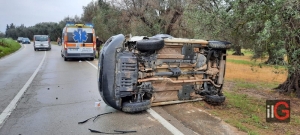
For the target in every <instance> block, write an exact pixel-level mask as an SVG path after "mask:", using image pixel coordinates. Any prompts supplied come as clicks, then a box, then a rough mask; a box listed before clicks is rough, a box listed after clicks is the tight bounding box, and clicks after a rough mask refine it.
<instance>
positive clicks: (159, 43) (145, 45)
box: [136, 38, 164, 52]
mask: <svg viewBox="0 0 300 135" xmlns="http://www.w3.org/2000/svg"><path fill="white" fill-rule="evenodd" d="M163 47H164V40H163V39H158V38H149V39H143V40H139V41H137V42H136V48H137V49H138V50H139V51H143V52H148V51H156V50H159V49H161V48H163Z"/></svg>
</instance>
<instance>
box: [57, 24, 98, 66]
mask: <svg viewBox="0 0 300 135" xmlns="http://www.w3.org/2000/svg"><path fill="white" fill-rule="evenodd" d="M95 54H96V38H95V30H94V28H93V25H92V24H74V23H67V24H66V26H65V27H64V29H63V32H62V48H61V56H62V57H63V58H64V60H65V61H67V60H68V59H74V58H80V59H82V58H84V59H89V60H94V58H95Z"/></svg>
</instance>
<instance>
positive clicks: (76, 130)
mask: <svg viewBox="0 0 300 135" xmlns="http://www.w3.org/2000/svg"><path fill="white" fill-rule="evenodd" d="M97 63H98V61H97V59H95V60H94V61H85V60H82V61H80V60H73V61H67V62H65V61H64V60H63V58H62V57H61V55H60V46H56V45H53V46H52V50H51V51H44V50H41V51H34V49H33V46H32V44H31V45H29V44H26V45H22V48H21V49H20V50H19V51H17V52H16V53H14V54H12V55H10V56H8V57H5V58H2V59H0V93H1V94H0V112H2V113H1V115H0V135H88V134H94V133H91V132H90V131H89V130H88V129H93V130H98V131H101V132H114V130H125V131H129V130H130V131H136V133H130V134H143V135H154V134H160V135H169V134H186V135H192V134H239V133H240V132H237V131H236V129H234V128H232V127H231V126H229V125H228V124H225V123H224V122H222V120H220V119H218V118H215V117H212V116H211V115H209V114H207V113H205V112H203V111H202V110H200V109H197V108H193V107H192V106H189V104H180V105H170V106H163V107H152V109H149V110H147V111H144V112H141V113H137V114H127V113H123V112H120V111H117V110H115V109H113V108H111V107H109V106H107V105H106V104H105V103H104V102H103V101H102V99H101V97H100V94H99V92H98V88H97V81H96V80H97V69H96V68H97ZM22 90H23V91H24V92H25V93H24V94H23V93H22V92H20V91H22ZM18 93H19V96H20V97H21V98H20V99H18V98H17V97H18ZM95 102H100V107H95ZM16 103H17V106H16ZM14 107H15V109H14ZM5 109H6V110H7V109H8V110H9V109H12V110H13V111H5ZM107 112H112V113H110V114H106V115H103V116H100V117H98V118H97V119H95V120H94V121H93V119H91V120H89V121H88V122H86V123H84V124H78V122H81V121H84V120H86V119H88V118H91V117H94V116H96V115H98V114H102V113H107ZM7 116H9V117H7ZM1 117H2V119H4V121H3V122H2V123H1Z"/></svg>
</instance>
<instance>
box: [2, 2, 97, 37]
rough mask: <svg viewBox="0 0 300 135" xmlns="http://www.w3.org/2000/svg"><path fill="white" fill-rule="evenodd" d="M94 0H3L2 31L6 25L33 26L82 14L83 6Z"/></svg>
mask: <svg viewBox="0 0 300 135" xmlns="http://www.w3.org/2000/svg"><path fill="white" fill-rule="evenodd" d="M91 1H92V0H1V1H0V8H1V12H0V17H1V19H0V31H1V32H5V30H6V25H7V24H11V23H14V24H15V25H17V26H20V25H21V24H24V25H25V26H27V27H28V26H33V25H35V24H37V23H40V22H59V21H61V20H62V19H64V17H67V16H70V17H74V16H75V15H77V16H81V14H82V13H83V9H82V7H83V6H86V5H87V4H88V3H90V2H91Z"/></svg>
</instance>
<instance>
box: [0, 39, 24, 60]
mask: <svg viewBox="0 0 300 135" xmlns="http://www.w3.org/2000/svg"><path fill="white" fill-rule="evenodd" d="M20 48H21V45H20V44H19V43H18V42H16V41H15V40H13V39H7V38H0V58H1V57H4V56H6V55H8V54H11V53H13V52H15V51H17V50H18V49H20Z"/></svg>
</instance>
